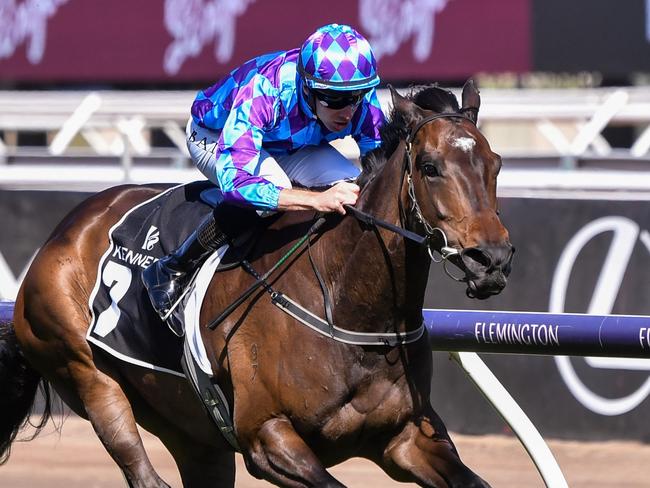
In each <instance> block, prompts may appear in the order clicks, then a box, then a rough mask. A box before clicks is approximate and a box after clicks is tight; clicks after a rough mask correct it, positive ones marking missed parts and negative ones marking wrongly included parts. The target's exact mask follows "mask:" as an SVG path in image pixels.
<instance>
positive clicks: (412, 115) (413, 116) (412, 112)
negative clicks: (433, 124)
mask: <svg viewBox="0 0 650 488" xmlns="http://www.w3.org/2000/svg"><path fill="white" fill-rule="evenodd" d="M388 89H389V90H390V96H391V98H392V99H393V107H394V109H395V110H397V111H398V112H399V113H400V114H402V116H403V117H404V120H405V121H406V123H407V124H408V125H409V126H410V127H413V126H414V125H415V124H417V123H418V122H419V121H420V120H422V118H423V117H424V113H423V112H422V109H421V108H420V107H418V106H417V105H416V104H415V103H413V102H412V101H411V100H409V99H408V98H406V97H403V96H402V95H400V94H399V93H397V90H395V88H394V87H393V85H388Z"/></svg>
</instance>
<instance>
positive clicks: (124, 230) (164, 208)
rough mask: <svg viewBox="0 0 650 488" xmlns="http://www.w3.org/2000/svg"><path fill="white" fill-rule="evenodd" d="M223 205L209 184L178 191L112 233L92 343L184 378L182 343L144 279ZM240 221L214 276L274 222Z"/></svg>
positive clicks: (95, 301)
mask: <svg viewBox="0 0 650 488" xmlns="http://www.w3.org/2000/svg"><path fill="white" fill-rule="evenodd" d="M221 201H222V197H221V194H220V192H219V190H218V189H217V188H215V187H214V186H213V185H212V184H211V183H209V182H207V181H199V182H194V183H189V184H186V185H181V186H176V187H172V188H169V189H167V190H165V191H163V192H162V193H160V194H158V195H156V196H155V197H153V198H151V199H149V200H147V201H145V202H142V203H140V204H138V205H136V206H135V207H133V208H132V209H130V210H129V211H128V212H126V214H125V215H124V216H123V218H122V219H121V220H120V222H118V224H116V225H115V226H114V227H113V228H111V230H110V231H109V246H108V249H107V250H106V252H105V253H104V255H103V256H102V258H101V260H100V266H99V272H98V278H97V283H96V284H95V287H94V288H93V293H92V294H91V297H90V301H89V303H90V305H91V313H92V320H91V326H90V328H89V330H88V334H87V338H88V340H89V341H90V342H92V343H93V344H95V345H98V346H99V347H101V348H102V349H104V350H106V351H108V352H109V353H111V354H113V355H114V356H117V357H122V358H123V359H124V360H125V361H128V362H132V363H135V364H140V365H142V366H145V367H150V368H153V369H159V370H162V371H166V372H173V373H175V374H178V375H182V374H183V373H182V371H181V367H180V358H181V355H182V350H183V342H182V339H181V338H178V337H176V336H175V335H174V334H172V333H171V332H169V333H167V332H168V328H167V327H166V326H165V325H164V324H162V322H161V320H160V317H158V315H157V314H156V313H155V312H154V310H153V308H152V307H151V305H150V303H149V298H148V296H147V294H146V291H145V290H144V287H143V286H142V284H141V280H140V274H141V273H142V270H143V269H144V268H146V267H147V266H148V265H150V264H151V263H152V262H154V260H156V259H159V258H161V257H163V256H165V255H166V254H168V253H169V252H171V251H172V250H174V249H176V248H177V247H178V246H179V245H180V244H181V243H182V242H183V241H184V239H185V238H186V237H187V236H188V235H189V234H190V233H191V232H193V231H194V230H195V229H196V227H197V226H198V225H199V223H200V222H201V221H202V220H203V219H204V218H205V217H206V215H208V214H209V213H210V212H213V211H214V207H215V205H218V204H219V203H220V202H221ZM224 215H225V214H224ZM239 220H240V222H238V223H237V225H238V226H239V227H241V228H244V227H245V228H247V231H246V232H243V233H241V234H240V235H239V237H238V238H236V239H235V241H234V242H233V243H232V245H231V246H229V248H228V250H227V252H226V254H225V255H223V256H222V257H221V261H220V263H219V266H218V268H217V269H216V271H224V270H227V269H231V268H233V267H235V266H237V265H239V263H240V262H241V261H242V260H243V259H245V257H246V256H247V255H248V254H249V253H250V252H251V250H252V249H253V246H254V244H255V242H256V239H257V238H258V236H259V235H260V233H261V232H262V231H263V229H264V228H265V227H266V226H267V225H269V224H270V223H271V221H272V220H273V218H272V217H271V219H270V220H269V219H260V218H257V217H256V216H255V215H253V216H252V217H251V219H250V221H245V222H242V221H241V220H242V219H241V215H239ZM181 306H182V305H181Z"/></svg>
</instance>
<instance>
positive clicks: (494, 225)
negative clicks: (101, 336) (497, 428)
mask: <svg viewBox="0 0 650 488" xmlns="http://www.w3.org/2000/svg"><path fill="white" fill-rule="evenodd" d="M391 94H392V100H393V109H392V113H391V116H390V119H389V122H388V123H387V124H386V126H385V127H384V128H383V130H382V140H383V144H382V146H381V147H380V148H379V149H377V150H375V151H374V152H372V153H371V154H369V155H368V156H366V157H365V158H364V159H363V161H362V165H363V171H362V174H361V176H360V178H359V180H358V181H359V184H360V186H361V187H362V190H361V193H360V197H359V200H358V202H357V204H356V207H355V208H356V209H357V210H358V211H360V212H363V214H359V215H371V216H372V218H371V219H366V220H365V221H363V222H362V221H360V220H358V219H356V218H354V217H353V216H352V215H351V213H352V210H353V209H350V211H349V212H348V215H346V216H338V215H333V214H332V215H329V216H327V219H326V224H325V225H324V226H323V227H322V228H321V229H320V230H319V231H318V232H317V235H314V236H313V239H311V243H310V244H309V251H310V252H309V253H307V252H306V251H305V250H304V249H303V250H302V251H301V252H298V253H296V254H295V255H294V256H293V257H292V258H291V259H288V260H287V262H286V263H285V264H284V265H283V267H282V268H281V270H280V272H279V273H277V274H276V275H275V276H273V277H272V278H270V279H269V283H270V284H271V285H272V286H273V287H274V288H275V289H281V290H282V291H283V292H284V293H285V294H286V296H290V297H291V298H292V300H294V301H295V302H297V303H299V304H300V305H301V306H302V307H304V309H307V310H308V311H310V313H312V314H314V315H316V316H320V317H325V316H327V317H328V321H331V322H332V323H333V324H335V325H336V327H338V328H340V329H341V330H345V331H348V332H349V334H357V336H364V334H365V335H368V336H377V337H389V338H392V340H387V341H386V343H385V344H379V345H363V344H361V345H359V344H350V343H346V342H342V341H339V340H335V338H333V337H327V336H326V335H323V334H319V333H316V332H315V331H314V330H312V329H311V328H308V327H304V326H303V325H301V324H299V323H298V322H297V320H296V319H295V318H294V317H293V316H291V315H289V314H287V313H285V312H284V311H283V310H281V309H279V308H278V307H276V306H274V305H273V304H272V303H271V301H270V300H268V299H267V298H268V295H266V293H265V291H264V290H261V291H259V292H258V293H255V294H252V295H251V296H250V298H248V299H247V300H246V301H245V302H244V303H242V305H241V306H239V307H238V308H236V309H235V311H234V312H233V313H231V314H230V315H229V316H228V317H227V318H226V319H225V320H223V322H222V323H220V324H219V326H218V327H216V328H214V330H212V329H210V328H208V327H202V330H201V336H202V340H203V343H204V345H205V348H206V351H207V354H208V357H209V358H210V363H211V366H212V370H213V372H214V375H215V378H216V381H217V382H218V383H219V384H220V386H221V387H222V389H223V390H224V391H225V394H226V397H227V399H228V401H229V402H230V405H231V410H232V412H233V422H234V434H235V436H236V439H237V441H238V444H239V447H240V450H241V453H242V455H243V457H244V460H245V463H246V466H247V469H248V470H249V471H250V473H251V474H252V475H254V476H256V477H258V478H263V479H266V480H268V481H269V482H271V483H274V484H277V485H281V486H289V487H307V486H319V487H340V486H343V485H342V484H341V483H340V482H338V481H337V480H336V479H335V478H334V477H333V476H332V475H330V474H329V473H328V471H327V470H326V467H328V466H332V465H334V464H337V463H340V462H342V461H344V460H346V459H349V458H351V457H363V458H367V459H370V460H372V461H374V462H375V463H376V464H377V465H379V466H380V467H381V468H382V469H383V470H384V471H385V472H386V473H388V475H390V476H391V477H392V478H394V479H395V480H398V481H403V482H415V483H418V484H420V485H422V486H430V487H434V486H435V487H461V486H462V487H485V486H489V485H488V484H487V483H486V482H485V481H483V480H482V479H481V478H480V477H479V476H478V475H476V474H475V473H474V472H472V471H471V470H470V469H469V468H468V467H467V466H465V465H464V464H463V463H462V461H461V459H460V457H459V454H458V452H457V450H456V448H455V446H454V444H453V442H452V440H451V439H450V437H449V435H448V433H447V431H446V429H445V426H444V424H443V422H442V420H441V419H440V418H439V417H438V415H437V414H436V413H435V412H434V410H433V407H432V405H431V401H430V393H431V392H430V381H431V375H432V354H431V349H430V347H429V345H428V341H427V338H426V330H425V329H424V328H423V327H422V307H423V301H424V292H425V287H426V283H427V280H428V275H429V266H430V262H431V258H432V257H434V256H435V257H438V258H443V259H446V260H448V261H450V262H452V263H453V264H454V265H455V266H456V267H457V268H458V270H459V271H457V273H461V274H462V275H463V276H462V278H460V279H461V280H462V281H464V282H465V285H466V292H467V294H468V295H469V296H471V297H476V298H486V297H488V296H490V295H493V294H496V293H499V292H500V291H501V290H502V289H503V288H504V286H505V284H506V278H507V276H508V274H509V272H510V266H511V259H512V253H513V247H512V246H511V244H510V242H509V237H508V232H507V230H506V229H505V228H504V226H503V225H502V223H501V221H500V219H499V216H498V209H497V198H496V181H497V175H498V173H499V169H500V165H501V161H500V157H499V156H498V155H497V154H495V153H494V152H493V151H492V150H491V149H490V146H489V144H488V142H487V140H486V139H485V137H484V136H483V135H482V134H481V133H480V131H479V130H478V129H477V127H476V120H477V117H478V111H479V106H480V96H479V93H478V90H477V89H476V88H475V87H474V84H473V82H471V81H469V82H467V83H466V84H465V86H464V88H463V93H462V107H460V106H459V104H458V101H457V100H456V97H455V96H454V95H453V94H452V93H451V92H449V91H447V90H444V89H442V88H439V87H437V86H428V87H420V88H414V89H413V91H412V93H411V94H410V95H408V96H405V97H403V96H401V95H399V94H398V93H397V92H396V91H395V90H393V89H392V88H391ZM162 189H163V187H162V186H156V185H153V186H136V185H130V186H121V187H116V188H112V189H108V190H106V191H104V192H101V193H99V194H97V195H95V196H92V197H90V198H89V199H88V200H87V201H85V202H84V203H82V204H81V205H80V206H78V207H77V208H76V209H74V210H73V211H72V212H71V213H70V214H69V215H68V216H67V217H66V218H65V219H64V220H63V221H62V222H61V223H60V224H59V225H58V226H57V227H56V229H55V230H54V231H53V233H52V235H51V236H50V238H49V239H48V241H47V242H46V244H45V245H44V246H43V247H42V248H41V250H40V252H39V253H38V255H37V256H36V258H35V260H34V262H33V264H32V265H31V267H30V269H29V271H28V273H27V275H26V277H25V279H24V281H23V284H22V287H21V289H20V291H19V294H18V296H17V300H16V304H15V313H14V322H13V331H11V329H6V328H5V330H3V334H2V336H1V337H2V339H3V342H2V343H1V347H0V349H1V353H2V358H4V359H3V361H2V362H0V364H2V365H3V371H0V389H2V391H3V392H9V396H10V398H7V399H6V401H7V402H8V403H7V404H8V405H12V406H14V407H12V408H5V410H6V412H5V413H4V415H3V416H2V418H0V424H4V425H3V426H2V436H3V437H2V439H0V441H1V442H2V444H1V447H2V449H3V453H4V454H5V455H6V453H7V450H8V449H9V447H10V444H11V441H12V440H13V438H14V437H15V435H16V432H17V431H18V430H19V428H20V427H21V426H22V425H24V423H25V421H26V418H27V416H28V415H29V407H30V405H31V403H32V402H33V400H34V396H35V391H36V387H37V383H38V381H39V378H41V377H42V378H43V379H44V380H45V381H46V382H47V383H49V384H50V385H51V386H52V387H53V388H54V389H55V390H56V391H57V392H58V394H59V395H60V396H61V397H62V399H63V400H64V401H65V402H66V403H67V404H68V405H69V406H70V407H71V408H72V410H74V411H75V412H76V413H77V414H79V415H80V416H82V417H84V418H86V419H88V420H89V421H90V422H91V423H92V426H93V428H94V430H95V432H96V434H97V436H98V437H99V438H100V439H101V441H102V443H103V445H104V446H105V448H106V450H107V451H108V453H109V454H110V455H111V457H112V458H113V459H114V461H115V462H116V463H117V465H118V466H119V467H120V469H121V470H122V472H123V474H124V477H125V479H126V481H127V483H128V485H129V486H131V487H138V488H139V487H164V486H168V485H167V484H166V483H165V482H164V481H163V480H162V479H161V478H160V477H159V476H158V474H157V473H156V472H155V470H154V468H153V467H152V465H151V463H150V461H149V459H148V457H147V454H146V452H145V450H144V447H143V444H142V440H141V438H140V436H139V434H138V430H137V427H136V422H137V423H138V424H140V425H141V426H142V427H144V428H145V429H147V430H148V431H150V432H152V433H154V434H155V435H157V436H158V437H159V438H160V439H161V441H162V442H163V443H164V445H165V446H166V447H167V449H168V450H169V451H170V452H171V454H172V456H173V457H174V459H175V461H176V464H177V466H178V469H179V471H180V475H181V478H182V481H183V485H184V486H185V487H207V486H233V484H234V479H235V472H234V471H235V468H234V466H235V463H234V451H233V449H232V448H231V446H230V445H229V444H228V443H227V442H226V441H225V440H224V437H222V435H221V433H220V431H219V430H218V429H217V427H216V426H215V425H214V424H213V423H212V422H211V421H210V419H209V417H208V415H207V414H206V411H205V410H204V407H203V405H201V403H200V402H199V401H198V399H196V398H195V397H194V393H193V391H192V389H191V387H190V385H189V384H188V383H187V382H186V381H184V380H183V378H179V377H177V376H173V375H169V374H165V373H163V372H159V371H153V370H150V369H146V368H142V367H139V366H135V365H132V364H128V363H125V362H121V361H119V360H117V359H115V358H113V357H112V356H109V355H107V354H106V353H104V352H103V351H102V350H100V349H97V348H94V347H92V346H91V345H90V344H89V343H88V341H87V340H86V336H85V334H86V330H87V328H88V326H89V322H90V319H91V312H90V311H89V305H88V299H89V295H90V294H91V289H92V287H93V285H94V283H95V281H96V278H97V270H98V263H99V260H100V256H101V255H102V253H103V252H104V250H105V249H107V247H108V245H109V241H108V237H107V232H108V229H109V228H111V226H113V225H114V224H115V223H116V222H117V221H118V220H119V219H120V218H121V216H122V215H123V214H124V213H125V212H126V211H127V210H128V209H130V208H131V207H133V206H134V205H136V204H138V203H140V202H143V201H144V200H146V199H148V198H151V197H152V196H154V195H156V194H158V193H160V192H161V191H162ZM313 221H314V215H313V213H305V212H302V213H301V212H290V213H286V214H284V215H281V216H279V218H277V220H275V221H274V222H273V223H272V224H271V225H270V226H269V227H268V228H267V229H265V230H264V232H263V233H262V235H261V236H259V237H258V240H257V242H256V244H255V246H254V248H253V251H252V253H251V254H250V255H249V261H250V263H251V264H252V266H254V267H255V268H256V269H258V270H268V269H270V268H271V267H272V266H274V263H277V262H278V260H279V258H280V256H282V255H284V254H285V253H286V251H287V249H289V248H291V247H292V245H293V244H294V242H296V241H297V240H298V238H299V237H300V236H301V235H303V234H304V233H305V232H306V231H307V229H309V228H310V226H311V225H312V223H313ZM375 222H384V223H386V224H388V225H385V226H383V227H381V226H377V225H374V223H375ZM395 229H397V230H402V229H405V230H406V231H410V232H411V233H413V234H418V235H420V236H424V237H426V240H425V244H422V243H415V242H412V241H411V240H409V239H407V238H406V237H405V236H404V235H403V233H396V232H394V231H395ZM310 258H311V259H310ZM445 264H446V263H445ZM315 270H318V273H316V272H315ZM252 280H253V278H251V276H250V275H249V274H248V273H246V272H245V271H244V270H242V269H241V268H234V269H231V270H229V271H225V272H221V273H218V274H216V275H215V277H213V279H212V281H211V283H210V285H209V288H208V290H207V294H206V299H205V301H204V303H203V306H202V310H201V314H200V322H201V324H208V323H210V322H211V320H212V319H214V318H215V317H216V316H218V315H219V314H220V313H221V312H222V311H223V310H224V309H225V308H227V307H228V305H229V304H230V303H232V302H233V300H234V299H235V298H236V297H237V296H239V295H241V294H242V292H243V291H244V290H245V289H246V288H247V287H249V285H250V284H251V282H252ZM324 297H328V299H325V298H324ZM160 333H161V334H162V333H168V331H167V330H166V328H163V325H162V324H161V331H160ZM14 334H15V336H14ZM406 338H410V339H408V340H407V339H406ZM8 358H10V359H11V360H12V361H14V362H18V361H20V362H21V363H20V367H18V366H15V365H14V366H13V369H11V371H10V372H7V371H6V370H7V364H8V363H9V360H8ZM13 364H14V363H12V364H10V365H13ZM16 364H17V363H16ZM16 405H18V406H16Z"/></svg>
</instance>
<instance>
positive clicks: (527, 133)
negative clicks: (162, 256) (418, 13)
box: [0, 87, 650, 184]
mask: <svg viewBox="0 0 650 488" xmlns="http://www.w3.org/2000/svg"><path fill="white" fill-rule="evenodd" d="M194 94H195V92H193V91H96V92H91V91H0V131H2V134H3V136H2V138H0V184H2V183H3V182H5V183H6V182H9V181H15V180H19V179H20V178H21V175H24V177H25V178H26V179H27V180H29V179H30V178H37V177H38V174H36V175H32V176H30V175H31V174H32V173H33V168H32V166H31V165H32V164H35V165H36V167H38V168H40V170H39V172H40V173H41V175H43V176H45V175H47V174H50V175H51V174H56V175H58V178H59V179H60V178H61V177H62V176H63V175H64V174H65V173H66V170H65V169H64V168H65V167H68V164H69V163H70V162H71V161H73V160H77V161H83V162H84V163H88V162H92V163H93V166H94V168H95V169H88V172H87V173H86V176H87V177H88V178H90V179H91V180H92V179H93V176H92V173H93V172H95V171H98V172H100V173H101V172H102V171H103V172H105V173H109V174H110V175H112V176H110V177H109V178H110V180H111V181H113V179H114V178H117V180H118V182H119V181H137V178H136V177H134V175H135V174H137V172H138V170H139V168H141V169H142V171H145V170H146V169H147V168H149V170H150V171H151V166H152V165H156V166H155V167H156V169H155V171H156V172H158V171H159V168H160V167H161V166H162V167H166V169H172V170H173V169H179V168H181V169H182V168H184V169H185V170H187V168H191V165H190V164H189V160H188V154H187V149H186V147H185V138H184V127H185V124H186V121H187V118H188V116H189V109H190V106H191V103H192V101H193V99H194ZM457 94H458V95H459V93H458V92H457ZM379 98H380V102H381V104H382V107H384V109H385V110H388V106H389V93H388V92H387V91H386V90H380V93H379ZM479 120H480V124H481V128H482V130H483V132H484V133H485V134H486V136H487V138H488V139H489V140H490V142H491V144H492V146H493V148H494V150H495V151H497V152H499V153H500V154H501V155H502V156H503V157H504V159H506V160H508V159H513V158H516V159H522V160H526V159H531V158H547V159H552V160H555V161H559V162H560V163H561V164H560V166H565V167H575V166H576V164H577V162H578V161H579V160H580V159H581V158H586V157H598V158H602V159H605V160H607V159H612V160H613V159H616V160H621V159H622V160H626V161H628V162H629V161H634V162H635V163H638V165H637V166H638V168H637V169H639V168H640V169H644V168H645V167H648V168H650V154H649V153H650V87H635V88H597V89H587V90H573V89H571V90H494V89H492V90H491V89H484V90H482V108H481V113H480V117H479ZM617 125H619V126H620V125H625V126H633V127H634V128H635V132H636V138H635V141H634V142H633V144H631V147H630V148H627V149H622V150H621V149H613V148H612V147H611V146H610V145H609V144H608V143H607V141H606V140H605V139H604V137H603V136H602V131H603V129H604V128H605V127H608V126H617ZM153 130H158V131H161V132H163V133H164V134H165V135H166V136H167V138H168V139H169V140H170V141H171V142H172V147H160V146H156V145H154V144H152V142H151V141H152V138H151V134H152V131H153ZM30 131H39V132H45V133H46V135H47V145H46V146H42V147H25V146H23V145H21V144H19V143H18V142H19V137H18V134H20V133H21V132H30ZM339 147H340V148H341V149H342V150H343V151H344V152H345V153H346V154H348V155H349V156H351V157H353V156H354V155H355V147H354V143H350V142H348V143H343V144H342V145H341V146H339ZM54 161H56V162H59V163H61V162H63V163H65V164H64V165H63V166H52V163H53V162H54ZM2 163H5V164H4V165H3V164H2ZM102 163H104V164H107V166H105V167H104V166H102ZM141 163H147V165H149V166H147V165H142V164H141ZM646 163H647V164H646ZM69 172H71V173H74V172H75V170H74V169H70V170H69ZM172 174H173V173H172ZM199 176H200V175H198V173H196V177H199ZM105 177H107V175H106V174H104V175H102V174H98V175H97V176H96V178H95V179H98V180H101V179H102V178H105ZM170 178H172V179H176V180H177V179H179V178H178V177H173V176H171V175H170ZM148 179H150V177H149V178H148Z"/></svg>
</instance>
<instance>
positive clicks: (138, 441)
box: [69, 364, 169, 488]
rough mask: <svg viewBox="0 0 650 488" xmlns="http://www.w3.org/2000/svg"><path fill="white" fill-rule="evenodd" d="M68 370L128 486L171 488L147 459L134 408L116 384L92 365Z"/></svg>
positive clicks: (71, 367)
mask: <svg viewBox="0 0 650 488" xmlns="http://www.w3.org/2000/svg"><path fill="white" fill-rule="evenodd" d="M69 370H70V372H71V374H72V377H73V379H74V381H75V382H76V384H77V393H78V394H79V397H80V398H81V401H82V402H83V404H84V407H85V410H86V413H87V415H88V420H90V422H91V424H92V426H93V428H94V429H95V433H96V434H97V437H99V439H100V440H101V442H102V444H104V447H105V448H106V450H107V451H108V453H109V454H110V455H111V457H112V458H113V460H114V461H115V462H116V463H117V465H118V466H119V467H120V469H121V470H122V473H123V474H124V477H125V479H126V481H127V483H128V485H129V487H132V488H149V487H151V488H154V487H155V488H163V487H165V488H169V485H168V484H167V483H165V482H164V481H163V480H162V479H161V478H160V477H159V476H158V474H157V473H156V472H155V471H154V469H153V466H152V465H151V462H150V461H149V458H148V457H147V454H146V452H145V450H144V445H143V444H142V438H141V437H140V434H139V432H138V429H137V427H136V423H135V418H134V416H133V411H132V410H131V405H130V403H129V401H128V400H127V398H126V395H125V394H124V392H123V391H122V388H121V387H120V386H119V385H118V384H117V382H116V381H115V380H113V379H112V378H111V377H109V376H108V375H106V374H104V373H102V372H101V371H99V370H97V369H95V368H94V367H92V366H88V365H83V366H81V365H76V367H75V364H70V365H69Z"/></svg>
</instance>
